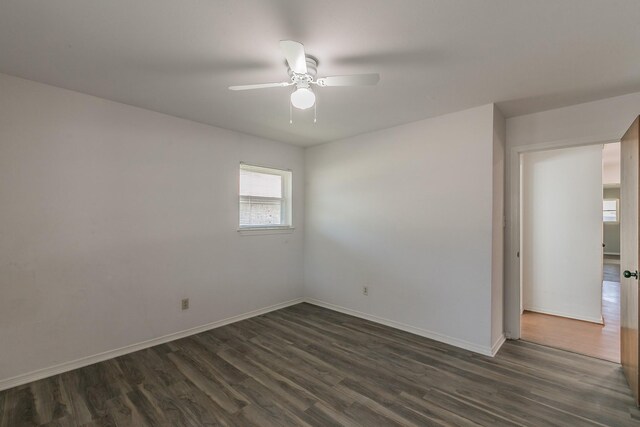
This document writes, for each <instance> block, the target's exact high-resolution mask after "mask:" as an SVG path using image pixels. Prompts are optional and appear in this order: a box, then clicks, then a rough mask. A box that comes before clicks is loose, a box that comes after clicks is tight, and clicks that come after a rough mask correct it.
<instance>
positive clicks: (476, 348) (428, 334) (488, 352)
mask: <svg viewBox="0 0 640 427" xmlns="http://www.w3.org/2000/svg"><path fill="white" fill-rule="evenodd" d="M304 300H305V302H308V303H309V304H313V305H317V306H319V307H324V308H328V309H329V310H333V311H337V312H340V313H344V314H349V315H351V316H354V317H359V318H361V319H365V320H370V321H371V322H375V323H380V324H381V325H385V326H389V327H392V328H395V329H400V330H402V331H405V332H409V333H412V334H415V335H420V336H421V337H425V338H429V339H432V340H435V341H439V342H442V343H445V344H449V345H452V346H455V347H460V348H463V349H465V350H469V351H473V352H475V353H479V354H482V355H485V356H491V357H493V356H495V354H496V353H497V352H498V350H499V349H500V346H502V344H503V343H504V336H503V337H502V342H500V340H499V341H498V342H496V344H494V347H495V352H494V348H490V347H488V346H487V347H484V346H481V345H478V344H475V343H471V342H468V341H464V340H460V339H458V338H453V337H450V336H447V335H442V334H439V333H437V332H432V331H428V330H426V329H422V328H417V327H415V326H410V325H406V324H404V323H400V322H396V321H395V320H389V319H385V318H382V317H378V316H374V315H371V314H367V313H363V312H361V311H357V310H352V309H350V308H346V307H341V306H339V305H335V304H331V303H328V302H324V301H320V300H317V299H315V298H305V299H304Z"/></svg>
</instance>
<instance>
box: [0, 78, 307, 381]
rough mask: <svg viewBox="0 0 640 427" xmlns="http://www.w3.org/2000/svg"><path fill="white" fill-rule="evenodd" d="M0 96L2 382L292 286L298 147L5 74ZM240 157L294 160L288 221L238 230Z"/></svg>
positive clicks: (272, 162)
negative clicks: (278, 230)
mask: <svg viewBox="0 0 640 427" xmlns="http://www.w3.org/2000/svg"><path fill="white" fill-rule="evenodd" d="M0 94H2V95H1V96H0V200H1V201H2V202H1V208H0V271H1V272H2V274H0V290H1V293H2V295H1V297H0V325H1V327H0V343H1V344H0V348H1V350H0V353H1V357H0V386H1V385H2V384H3V381H4V385H7V384H10V382H7V381H6V380H8V379H10V378H11V377H16V376H18V377H19V376H21V375H24V374H28V373H33V372H34V371H37V370H40V369H47V368H51V367H52V366H56V365H59V364H64V363H66V362H70V361H74V360H76V359H82V358H84V357H87V356H92V355H96V354H99V353H102V352H109V351H111V350H114V349H121V348H123V347H124V348H126V347H127V346H130V345H132V344H136V343H140V342H144V341H146V340H152V339H155V338H158V337H162V336H166V335H168V334H172V333H176V332H180V331H185V330H189V329H190V328H195V327H199V326H202V325H208V324H210V323H211V322H217V321H221V320H224V319H229V318H231V317H233V316H237V315H242V314H245V313H248V312H252V311H254V310H260V309H264V308H268V307H272V306H274V305H278V304H281V303H286V302H289V301H291V300H294V299H296V298H300V297H302V292H303V256H302V252H303V234H304V228H303V219H304V212H303V208H304V203H303V187H304V186H303V177H304V152H303V149H301V148H298V147H294V146H291V145H287V144H283V143H278V142H273V141H269V140H265V139H260V138H256V137H252V136H248V135H244V134H240V133H236V132H231V131H226V130H222V129H219V128H214V127H211V126H207V125H202V124H198V123H195V122H191V121H187V120H182V119H178V118H175V117H170V116H167V115H163V114H159V113H155V112H151V111H147V110H143V109H139V108H134V107H131V106H127V105H123V104H119V103H115V102H111V101H107V100H104V99H99V98H95V97H91V96H87V95H83V94H80V93H77V92H71V91H67V90H64V89H59V88H55V87H52V86H47V85H43V84H39V83H35V82H31V81H27V80H22V79H18V78H14V77H10V76H6V75H0ZM241 161H244V162H247V163H253V164H258V165H264V166H272V167H277V168H284V169H291V170H292V171H293V179H294V182H293V198H294V210H293V215H294V226H295V227H296V229H295V231H294V232H293V233H290V234H278V235H258V236H255V235H252V236H240V235H239V234H238V232H237V231H236V230H237V227H238V166H239V163H240V162H241ZM186 297H188V298H190V304H191V308H190V309H189V310H187V311H181V308H180V300H181V299H182V298H186ZM67 367H68V366H67ZM23 378H27V377H23ZM0 388H2V387H0Z"/></svg>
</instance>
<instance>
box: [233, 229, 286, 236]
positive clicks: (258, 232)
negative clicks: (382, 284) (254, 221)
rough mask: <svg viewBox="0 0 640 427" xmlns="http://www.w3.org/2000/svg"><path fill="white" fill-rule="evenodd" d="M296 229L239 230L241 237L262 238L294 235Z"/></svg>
mask: <svg viewBox="0 0 640 427" xmlns="http://www.w3.org/2000/svg"><path fill="white" fill-rule="evenodd" d="M293 230H295V228H294V227H242V228H238V234H240V235H241V236H260V235H265V234H289V233H293Z"/></svg>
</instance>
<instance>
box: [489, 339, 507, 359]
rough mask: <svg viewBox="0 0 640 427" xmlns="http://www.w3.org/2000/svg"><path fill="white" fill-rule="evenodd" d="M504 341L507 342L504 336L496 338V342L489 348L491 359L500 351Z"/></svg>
mask: <svg viewBox="0 0 640 427" xmlns="http://www.w3.org/2000/svg"><path fill="white" fill-rule="evenodd" d="M506 341H507V336H506V335H505V334H502V335H500V336H499V337H498V339H497V340H496V342H494V343H493V345H492V346H491V357H493V356H495V355H496V354H498V352H499V351H500V348H502V344H504V343H505V342H506Z"/></svg>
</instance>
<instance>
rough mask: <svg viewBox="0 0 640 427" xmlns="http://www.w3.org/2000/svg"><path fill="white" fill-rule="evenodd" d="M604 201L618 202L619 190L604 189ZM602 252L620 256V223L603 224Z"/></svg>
mask: <svg viewBox="0 0 640 427" xmlns="http://www.w3.org/2000/svg"><path fill="white" fill-rule="evenodd" d="M603 197H604V198H605V199H618V200H620V188H619V187H618V188H605V189H604V190H603ZM603 235H604V252H605V253H606V254H615V255H620V223H619V222H605V223H604V232H603Z"/></svg>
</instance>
